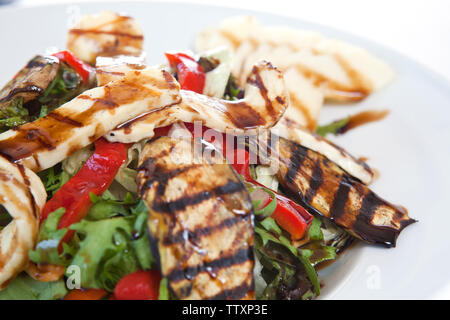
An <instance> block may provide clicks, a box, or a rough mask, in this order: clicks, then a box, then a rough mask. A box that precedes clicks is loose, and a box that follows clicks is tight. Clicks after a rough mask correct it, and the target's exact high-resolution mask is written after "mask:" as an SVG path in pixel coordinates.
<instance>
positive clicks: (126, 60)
mask: <svg viewBox="0 0 450 320" xmlns="http://www.w3.org/2000/svg"><path fill="white" fill-rule="evenodd" d="M145 68H146V65H145V56H144V55H140V56H124V55H119V56H115V57H97V59H96V61H95V75H96V78H97V85H98V86H104V85H105V84H107V83H108V82H112V81H116V80H119V79H121V78H123V77H124V76H125V74H126V73H127V72H128V71H131V70H142V69H145Z"/></svg>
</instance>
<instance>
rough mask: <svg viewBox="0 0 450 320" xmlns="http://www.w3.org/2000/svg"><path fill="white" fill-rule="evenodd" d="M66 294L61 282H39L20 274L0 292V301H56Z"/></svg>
mask: <svg viewBox="0 0 450 320" xmlns="http://www.w3.org/2000/svg"><path fill="white" fill-rule="evenodd" d="M66 293H67V289H66V286H65V284H64V281H63V280H59V281H54V282H41V281H36V280H34V279H33V278H31V277H30V276H28V275H27V274H25V273H21V274H19V275H18V276H17V277H16V278H15V279H14V280H13V281H12V282H11V283H10V284H9V285H8V286H7V287H6V288H5V289H4V290H2V291H0V300H56V299H61V298H62V297H64V296H65V295H66Z"/></svg>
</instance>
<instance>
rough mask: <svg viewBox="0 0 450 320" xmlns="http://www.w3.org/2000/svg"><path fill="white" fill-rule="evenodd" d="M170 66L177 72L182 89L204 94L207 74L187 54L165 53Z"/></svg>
mask: <svg viewBox="0 0 450 320" xmlns="http://www.w3.org/2000/svg"><path fill="white" fill-rule="evenodd" d="M165 55H166V57H167V60H169V64H170V65H171V66H172V67H173V68H175V69H176V70H177V76H178V82H179V83H180V85H181V89H184V90H190V91H194V92H197V93H202V92H203V88H204V87H205V79H206V74H205V71H204V70H203V68H202V66H201V65H200V64H199V63H198V62H197V61H195V60H194V58H192V57H190V56H189V55H187V54H185V53H171V52H166V53H165Z"/></svg>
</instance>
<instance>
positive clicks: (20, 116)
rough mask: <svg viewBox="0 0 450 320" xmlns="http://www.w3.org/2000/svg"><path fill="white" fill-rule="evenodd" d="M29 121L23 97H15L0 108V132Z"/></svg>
mask: <svg viewBox="0 0 450 320" xmlns="http://www.w3.org/2000/svg"><path fill="white" fill-rule="evenodd" d="M28 121H30V116H29V114H28V109H27V108H25V107H24V106H23V98H22V97H17V98H14V99H12V100H11V101H9V103H8V104H6V105H4V106H2V107H1V108H0V133H1V132H4V131H6V130H8V129H11V128H13V127H17V126H20V125H22V124H24V123H27V122H28Z"/></svg>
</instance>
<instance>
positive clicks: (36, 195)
mask: <svg viewBox="0 0 450 320" xmlns="http://www.w3.org/2000/svg"><path fill="white" fill-rule="evenodd" d="M46 200H47V193H46V192H45V188H44V186H43V184H42V182H41V180H40V179H39V177H38V176H37V175H36V174H35V173H34V172H32V171H31V170H29V169H27V168H25V167H24V166H22V165H21V164H13V163H11V162H9V161H8V160H6V159H5V158H3V157H0V203H1V205H2V206H3V207H4V208H5V209H6V210H7V211H8V213H9V215H10V216H11V218H12V220H11V222H10V223H9V224H8V225H7V226H5V227H4V228H3V229H1V230H0V289H2V288H4V287H6V286H7V285H8V283H9V282H10V281H11V280H12V279H14V277H15V276H16V275H17V274H18V273H20V272H21V271H23V270H24V268H25V267H26V266H27V263H28V251H29V250H31V249H33V248H34V245H35V244H36V240H37V235H38V231H39V220H40V212H41V210H42V208H43V206H44V204H45V201H46Z"/></svg>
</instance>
